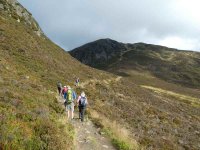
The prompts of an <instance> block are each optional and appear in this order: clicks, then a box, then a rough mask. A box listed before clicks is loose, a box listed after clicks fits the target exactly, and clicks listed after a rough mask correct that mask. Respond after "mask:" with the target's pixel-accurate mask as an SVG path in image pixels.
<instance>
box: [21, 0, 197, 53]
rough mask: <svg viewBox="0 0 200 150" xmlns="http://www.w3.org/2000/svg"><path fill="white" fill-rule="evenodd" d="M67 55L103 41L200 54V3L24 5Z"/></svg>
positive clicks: (84, 0) (41, 1)
mask: <svg viewBox="0 0 200 150" xmlns="http://www.w3.org/2000/svg"><path fill="white" fill-rule="evenodd" d="M18 1H19V2H20V3H21V4H22V5H23V6H24V7H25V8H27V9H28V10H29V11H30V12H31V13H32V15H33V17H34V18H35V19H36V20H37V22H38V23H39V25H40V27H41V28H42V30H43V31H44V33H45V34H46V35H47V36H48V37H49V38H50V39H51V40H52V41H53V42H55V43H56V44H58V45H59V46H61V47H62V48H64V49H65V50H72V49H74V48H76V47H79V46H81V45H83V44H86V43H88V42H91V41H95V40H98V39H103V38H110V39H113V40H117V41H119V42H123V43H136V42H145V43H149V44H157V45H163V46H167V47H171V48H177V49H182V50H194V51H200V15H199V14H200V9H199V6H200V0H117V1H116V0H34V1H30V0H18Z"/></svg>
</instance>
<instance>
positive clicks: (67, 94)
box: [57, 78, 88, 122]
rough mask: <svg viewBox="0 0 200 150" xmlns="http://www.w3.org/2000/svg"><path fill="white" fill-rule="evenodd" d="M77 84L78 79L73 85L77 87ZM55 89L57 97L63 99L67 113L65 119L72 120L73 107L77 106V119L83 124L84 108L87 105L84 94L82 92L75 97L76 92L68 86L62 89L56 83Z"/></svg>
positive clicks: (60, 85) (59, 84)
mask: <svg viewBox="0 0 200 150" xmlns="http://www.w3.org/2000/svg"><path fill="white" fill-rule="evenodd" d="M79 82H80V81H79V78H77V79H76V81H75V85H76V86H79ZM57 88H58V93H59V96H61V97H62V98H63V102H64V106H65V109H66V112H67V118H68V119H74V107H75V105H76V104H77V106H78V108H79V119H81V121H82V122H83V121H84V114H85V110H86V106H87V104H88V100H87V97H86V95H85V92H84V91H82V92H81V94H80V95H79V96H78V97H77V95H76V92H75V91H74V90H73V89H72V88H71V87H70V86H69V85H68V86H63V87H62V84H61V83H60V82H58V83H57Z"/></svg>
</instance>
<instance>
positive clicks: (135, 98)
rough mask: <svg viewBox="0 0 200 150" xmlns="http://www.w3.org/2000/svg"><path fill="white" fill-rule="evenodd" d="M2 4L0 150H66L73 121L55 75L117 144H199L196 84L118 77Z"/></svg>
mask: <svg viewBox="0 0 200 150" xmlns="http://www.w3.org/2000/svg"><path fill="white" fill-rule="evenodd" d="M0 2H2V0H1V1H0ZM3 2H5V3H6V5H7V1H3ZM18 5H19V4H18ZM7 7H13V6H12V5H8V6H7ZM7 7H5V8H4V10H0V149H34V150H35V149H38V150H39V149H56V150H58V149H73V138H74V129H73V126H71V125H70V124H68V123H66V120H65V118H64V117H65V114H64V112H63V109H62V108H61V106H60V105H59V104H58V102H57V100H56V98H55V96H56V83H57V81H61V82H62V83H63V84H67V85H68V84H69V85H71V86H73V84H74V79H75V77H79V78H80V80H81V86H80V87H79V88H77V93H80V91H82V90H84V91H86V94H87V96H88V99H89V103H90V106H89V108H88V109H89V113H90V116H91V117H92V118H93V121H94V122H95V123H96V125H97V126H98V127H100V128H101V130H102V131H103V132H105V133H106V134H107V135H108V136H110V137H111V138H112V141H113V143H114V144H115V145H117V147H118V148H120V149H140V148H144V149H199V145H198V144H199V143H200V141H199V131H200V128H199V127H200V117H199V116H200V111H199V110H200V107H199V101H200V95H199V93H200V91H199V89H196V90H195V89H189V88H185V87H182V86H178V85H175V84H171V83H168V82H165V81H163V80H160V79H158V78H156V77H154V76H152V75H151V74H150V73H149V72H148V71H147V73H145V74H144V72H140V71H135V72H134V71H132V70H130V73H131V75H132V76H128V77H126V78H125V77H119V76H116V75H113V74H110V73H106V72H104V71H100V70H96V69H94V68H90V67H88V66H85V65H83V64H81V63H80V62H78V61H77V60H76V59H74V58H72V57H71V56H70V55H69V54H68V53H67V52H65V51H64V50H62V49H61V48H59V47H58V46H57V45H55V44H53V43H52V42H51V41H50V40H48V38H47V37H45V35H42V34H41V35H40V34H37V32H35V30H37V31H38V30H39V28H38V27H37V28H36V29H35V28H34V29H35V30H33V27H32V26H30V24H28V23H27V21H20V22H19V21H18V19H19V16H14V15H11V14H12V13H14V12H15V9H14V8H12V9H9V11H8V10H7ZM10 10H12V11H13V12H10ZM111 47H114V48H115V47H116V45H115V44H114V45H112V46H111ZM117 47H118V46H117ZM103 49H104V48H103ZM120 54H121V52H120ZM102 55H103V54H102ZM127 73H129V72H127Z"/></svg>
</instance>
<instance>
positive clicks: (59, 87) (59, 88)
mask: <svg viewBox="0 0 200 150" xmlns="http://www.w3.org/2000/svg"><path fill="white" fill-rule="evenodd" d="M57 88H58V94H59V96H61V90H62V84H61V83H60V82H58V83H57Z"/></svg>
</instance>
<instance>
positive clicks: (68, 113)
mask: <svg viewBox="0 0 200 150" xmlns="http://www.w3.org/2000/svg"><path fill="white" fill-rule="evenodd" d="M69 117H70V110H68V111H67V119H69Z"/></svg>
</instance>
